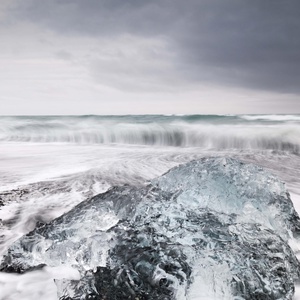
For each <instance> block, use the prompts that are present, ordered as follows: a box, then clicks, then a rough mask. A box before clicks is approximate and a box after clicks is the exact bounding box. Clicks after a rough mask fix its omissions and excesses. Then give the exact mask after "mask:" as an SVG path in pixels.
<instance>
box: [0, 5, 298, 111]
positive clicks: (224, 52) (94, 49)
mask: <svg viewBox="0 0 300 300" xmlns="http://www.w3.org/2000/svg"><path fill="white" fill-rule="evenodd" d="M299 16H300V1H299V0H288V1H284V0H251V1H246V0H184V1H183V0H147V1H146V0H145V1H144V0H42V1H41V0H1V1H0V115H38V114H43V115H61V114H68V115H70V114H71V115H73V114H244V113H249V114H257V113H258V114H265V113H271V114H280V113H282V114H284V113H287V114H289V113H300V18H299Z"/></svg>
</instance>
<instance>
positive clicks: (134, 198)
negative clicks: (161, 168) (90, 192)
mask: <svg viewBox="0 0 300 300" xmlns="http://www.w3.org/2000/svg"><path fill="white" fill-rule="evenodd" d="M299 224H300V222H299V217H298V215H297V213H296V212H295V210H294V208H293V205H292V203H291V201H290V198H289V194H288V193H287V191H286V189H285V187H284V184H283V183H282V182H281V181H280V180H278V179H277V178H276V177H275V176H273V175H271V174H269V173H268V172H266V171H264V170H263V169H262V168H260V167H257V166H254V165H251V164H244V163H242V162H240V161H237V160H234V159H230V158H205V159H201V160H199V161H193V162H190V163H188V164H185V165H181V166H179V167H176V168H173V169H171V170H170V171H169V172H167V173H166V174H164V175H162V176H161V177H158V178H156V179H154V180H152V181H151V182H150V183H149V184H148V185H147V186H144V187H132V186H122V187H114V188H112V189H110V190H109V191H107V192H106V193H104V194H99V195H97V196H95V197H93V198H91V199H88V200H86V201H84V202H82V203H80V204H79V205H77V206H76V207H74V208H73V209H72V210H71V211H69V212H68V213H66V214H64V215H63V216H61V217H59V218H57V219H55V220H53V221H52V222H50V223H49V224H39V226H38V227H37V228H36V229H35V230H33V231H32V232H30V233H29V234H27V235H25V236H23V237H22V238H21V239H19V240H18V241H16V242H15V243H14V244H13V245H12V246H11V247H10V248H9V250H8V251H7V253H6V255H5V256H4V258H3V260H2V262H1V266H0V269H1V270H2V271H13V272H21V273H22V272H27V271H28V270H32V269H37V268H42V267H43V266H45V265H47V266H49V267H57V266H60V265H64V266H66V267H68V266H70V267H72V268H76V269H77V270H78V271H79V273H80V279H78V280H68V279H61V278H60V279H57V280H56V284H57V288H58V294H59V297H60V298H61V299H78V300H79V299H88V298H89V299H98V300H100V299H112V300H114V299H149V300H152V299H153V300H154V299H161V300H163V299H164V300H165V299H180V300H181V299H203V298H201V297H202V296H205V295H206V296H207V298H210V299H249V300H250V299H292V297H293V293H294V281H295V280H297V279H299V275H300V264H299V262H298V260H297V258H296V256H295V255H294V253H293V251H292V249H291V248H290V247H289V244H288V241H289V238H290V237H291V236H293V235H294V236H296V235H297V234H298V232H299ZM235 297H236V298H235Z"/></svg>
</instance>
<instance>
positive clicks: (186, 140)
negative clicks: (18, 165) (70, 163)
mask: <svg viewBox="0 0 300 300" xmlns="http://www.w3.org/2000/svg"><path fill="white" fill-rule="evenodd" d="M287 117H289V118H290V120H293V122H288V121H286V120H287ZM296 117H297V116H294V118H291V116H285V120H281V116H277V121H276V122H275V120H276V116H275V117H274V116H270V117H269V119H268V120H269V121H270V120H273V121H274V122H269V123H268V122H265V121H262V119H264V116H250V115H249V116H240V117H238V116H197V115H195V116H110V117H109V116H107V117H106V116H78V117H2V118H0V125H1V127H0V128H1V129H0V140H1V141H9V142H34V143H75V144H126V145H148V146H149V145H152V146H171V147H201V148H205V149H233V148H234V149H262V150H263V149H271V150H279V151H290V152H292V153H299V152H300V122H296V120H297V118H296ZM247 118H248V119H249V121H247V120H246V119H247ZM298 118H300V117H299V116H298ZM280 120H281V121H280Z"/></svg>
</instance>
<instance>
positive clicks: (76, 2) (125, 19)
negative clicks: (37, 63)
mask: <svg viewBox="0 0 300 300" xmlns="http://www.w3.org/2000/svg"><path fill="white" fill-rule="evenodd" d="M18 1H19V2H18V5H16V6H15V7H14V9H13V10H11V11H10V14H11V15H12V16H14V17H15V18H16V19H21V20H27V21H31V22H34V23H36V24H38V25H39V26H44V27H46V28H48V29H51V30H54V31H56V32H57V33H59V34H65V35H78V36H80V35H89V36H92V37H95V38H97V37H98V36H101V37H107V38H111V39H113V38H114V37H116V36H119V35H122V34H131V35H135V36H141V37H143V38H145V37H146V38H147V37H160V36H164V37H166V39H167V40H168V42H169V47H170V48H172V49H174V52H175V53H176V56H175V58H176V59H174V61H173V66H174V69H175V70H176V73H177V74H181V76H182V77H184V78H185V79H188V80H190V81H192V82H194V83H197V82H199V83H200V82H213V83H218V84H224V85H230V86H242V87H250V88H253V89H263V90H276V91H278V92H291V93H300V84H299V83H300V51H299V49H300V34H299V32H300V18H299V15H300V2H299V1H298V0H290V1H282V0H281V1H280V0H266V1H261V0H252V1H246V0H244V1H243V0H222V1H220V0H186V1H179V0H147V1H144V0H87V1H82V0H51V1H50V0H48V1H47V0H45V1H40V0H27V1H26V0H25V1H24V0H23V1H20V0H18ZM178 76H179V75H178Z"/></svg>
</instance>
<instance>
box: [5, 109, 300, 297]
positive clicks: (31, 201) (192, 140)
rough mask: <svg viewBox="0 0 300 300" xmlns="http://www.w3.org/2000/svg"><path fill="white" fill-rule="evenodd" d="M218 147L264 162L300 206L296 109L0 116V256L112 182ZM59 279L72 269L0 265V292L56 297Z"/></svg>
mask: <svg viewBox="0 0 300 300" xmlns="http://www.w3.org/2000/svg"><path fill="white" fill-rule="evenodd" d="M216 155H217V156H224V157H234V158H238V159H240V160H242V161H245V162H252V163H255V164H257V165H260V166H263V167H264V168H266V169H267V170H269V171H270V172H272V173H273V174H275V175H277V176H278V177H279V178H280V179H281V180H282V181H284V182H285V183H286V186H287V188H288V190H289V191H290V192H291V196H292V200H293V201H294V206H295V208H296V209H297V208H298V207H299V203H298V202H299V201H300V198H299V197H300V196H299V195H300V116H299V115H239V116H235V115H228V116H222V115H210V116H207V115H186V116H174V115H171V116H165V115H141V116H130V115H126V116H93V115H91V116H32V117H31V116H20V117H0V178H1V186H0V201H1V203H3V206H1V207H0V219H1V220H2V221H1V227H0V231H1V234H0V235H1V244H0V257H1V256H2V255H3V253H4V252H5V251H6V249H7V248H8V247H9V246H10V245H11V244H12V243H13V242H14V241H15V240H17V239H18V238H20V237H21V236H22V235H24V234H26V233H28V232H29V231H31V230H33V229H34V228H35V226H36V223H37V222H49V221H51V220H52V219H54V218H56V217H58V216H60V215H62V214H63V213H65V212H67V211H69V210H70V209H72V208H73V207H74V206H75V205H76V204H78V203H80V202H81V201H83V200H85V199H87V198H90V197H92V196H94V195H96V194H98V193H101V192H104V191H106V190H108V189H109V188H110V187H112V186H120V185H124V184H130V185H133V186H142V185H144V184H145V182H148V181H149V180H151V179H153V178H155V177H157V176H160V175H162V174H163V173H165V172H166V171H168V170H169V169H170V168H172V167H174V166H177V165H179V164H182V163H185V162H188V161H191V160H194V159H199V158H201V157H207V156H216ZM294 247H295V249H296V248H297V247H298V246H297V245H294ZM296 250H297V249H296ZM64 277H68V278H69V279H75V278H77V277H78V273H77V271H76V270H74V269H72V268H64V267H61V268H52V269H51V268H45V269H43V270H42V271H35V272H32V273H28V274H25V275H21V276H19V275H15V274H7V273H0V299H37V298H43V299H47V300H50V299H57V295H56V289H57V288H56V285H55V284H54V282H53V278H56V279H58V278H64ZM193 293H194V292H193ZM193 295H194V294H193ZM193 299H203V298H201V297H200V295H198V298H197V295H196V296H193Z"/></svg>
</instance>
